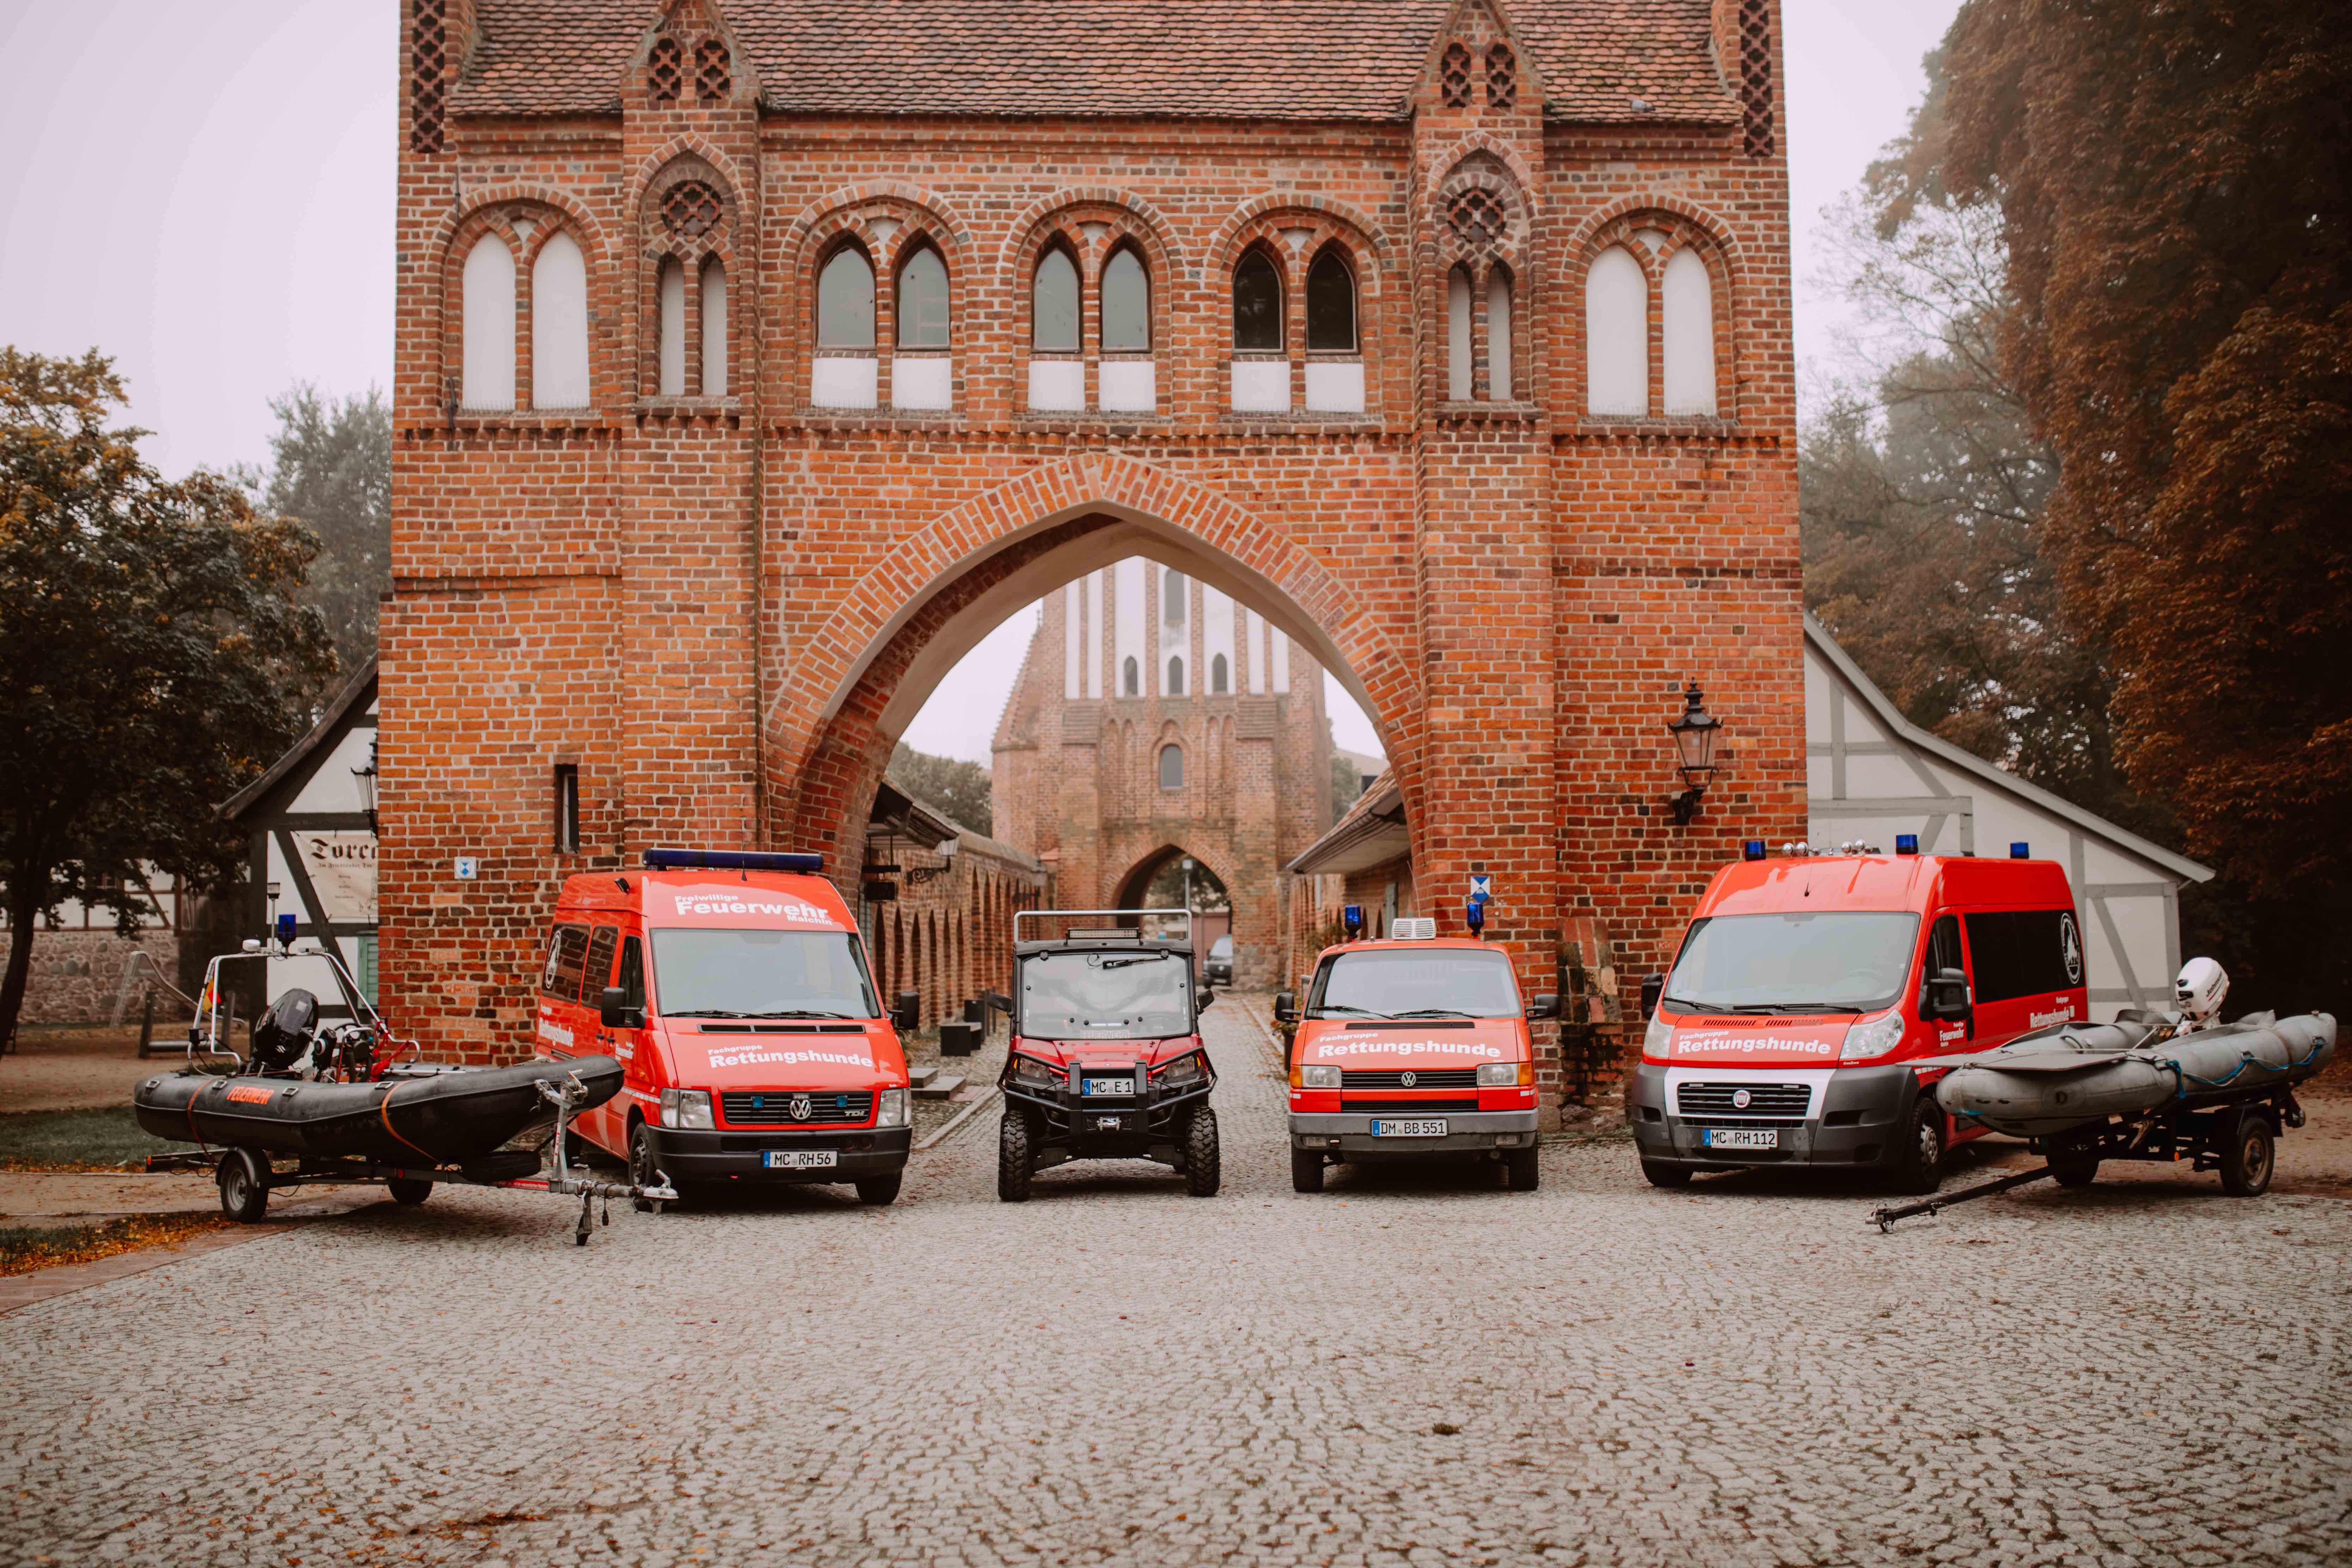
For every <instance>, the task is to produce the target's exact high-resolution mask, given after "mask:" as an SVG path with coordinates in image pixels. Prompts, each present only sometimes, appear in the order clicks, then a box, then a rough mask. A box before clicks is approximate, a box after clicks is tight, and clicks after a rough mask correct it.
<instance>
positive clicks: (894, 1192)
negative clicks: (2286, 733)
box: [857, 1171, 907, 1208]
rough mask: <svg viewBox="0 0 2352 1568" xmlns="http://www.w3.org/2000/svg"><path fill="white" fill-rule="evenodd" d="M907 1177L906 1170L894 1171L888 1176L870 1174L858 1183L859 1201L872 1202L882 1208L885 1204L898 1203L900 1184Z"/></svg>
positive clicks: (863, 1202)
mask: <svg viewBox="0 0 2352 1568" xmlns="http://www.w3.org/2000/svg"><path fill="white" fill-rule="evenodd" d="M906 1179H907V1173H905V1172H904V1171H893V1172H891V1173H889V1174H888V1175H887V1176H868V1177H866V1179H865V1180H864V1181H862V1182H860V1183H858V1184H857V1201H858V1202H859V1203H861V1204H871V1205H874V1206H875V1207H876V1208H880V1207H881V1206H882V1205H885V1204H889V1203H896V1202H897V1201H898V1185H899V1184H900V1183H902V1182H904V1181H905V1180H906Z"/></svg>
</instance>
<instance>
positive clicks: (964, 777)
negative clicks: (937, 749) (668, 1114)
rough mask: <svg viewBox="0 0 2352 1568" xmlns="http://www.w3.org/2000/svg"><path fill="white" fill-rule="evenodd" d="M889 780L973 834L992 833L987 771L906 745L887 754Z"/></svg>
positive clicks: (993, 814)
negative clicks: (967, 828) (945, 814)
mask: <svg viewBox="0 0 2352 1568" xmlns="http://www.w3.org/2000/svg"><path fill="white" fill-rule="evenodd" d="M888 772H889V779H890V782H891V783H892V784H897V785H898V787H899V788H900V789H902V790H904V791H906V792H907V794H908V795H911V796H913V797H914V798H915V799H917V800H919V801H921V802H923V803H924V804H925V805H935V806H938V807H939V808H940V810H941V811H944V812H946V813H947V814H948V815H949V816H951V817H953V818H954V819H955V820H956V821H958V822H960V823H961V824H962V825H963V826H966V827H969V828H971V830H972V831H973V832H974V833H980V834H988V833H993V832H994V831H995V823H996V808H995V795H994V794H993V793H992V789H993V786H992V784H991V783H990V780H989V776H988V770H987V769H986V768H984V767H982V766H981V765H980V764H979V763H967V762H964V761H962V760H961V759H960V758H956V757H935V756H933V755H931V754H930V753H929V752H919V751H917V750H915V748H914V747H912V746H910V745H908V744H907V742H904V741H901V742H898V749H897V750H895V751H893V752H891V753H890V767H889V770H888Z"/></svg>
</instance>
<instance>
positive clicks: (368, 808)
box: [352, 741, 379, 833]
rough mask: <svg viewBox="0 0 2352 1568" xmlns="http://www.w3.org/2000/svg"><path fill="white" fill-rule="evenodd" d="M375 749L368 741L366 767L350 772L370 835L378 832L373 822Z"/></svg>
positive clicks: (371, 742) (374, 745)
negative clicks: (357, 789) (356, 786)
mask: <svg viewBox="0 0 2352 1568" xmlns="http://www.w3.org/2000/svg"><path fill="white" fill-rule="evenodd" d="M375 747H376V743H375V742H373V741H370V742H368V760H367V766H365V767H363V768H353V769H352V782H353V783H354V784H358V785H359V787H360V809H361V810H362V811H363V812H365V813H366V814H367V825H368V831H369V832H370V833H374V832H377V831H379V829H378V827H377V826H376V820H375Z"/></svg>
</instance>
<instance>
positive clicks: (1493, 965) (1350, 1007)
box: [1307, 947, 1519, 1018]
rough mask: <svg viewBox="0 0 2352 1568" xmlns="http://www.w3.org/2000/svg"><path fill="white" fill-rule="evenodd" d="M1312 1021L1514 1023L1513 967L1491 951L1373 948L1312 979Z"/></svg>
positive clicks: (1338, 962)
mask: <svg viewBox="0 0 2352 1568" xmlns="http://www.w3.org/2000/svg"><path fill="white" fill-rule="evenodd" d="M1307 1016H1308V1017H1310V1018H1449V1017H1460V1018H1516V1017H1517V1016H1519V988H1518V987H1517V985H1516V984H1512V981H1511V961H1510V960H1509V959H1508V958H1507V957H1506V956H1504V955H1503V954H1502V953H1501V952H1496V951H1495V950H1492V949H1487V950H1484V951H1481V950H1477V949H1473V948H1463V947H1436V948H1429V949H1426V950H1424V951H1421V952H1408V951H1403V950H1400V949H1397V948H1371V949H1368V950H1366V951H1365V952H1343V953H1341V954H1339V956H1338V957H1337V958H1334V959H1332V960H1331V961H1330V962H1329V963H1326V964H1325V965H1324V966H1323V972H1322V973H1320V974H1318V975H1317V976H1316V977H1315V992H1314V994H1313V995H1311V996H1309V997H1308V998H1307Z"/></svg>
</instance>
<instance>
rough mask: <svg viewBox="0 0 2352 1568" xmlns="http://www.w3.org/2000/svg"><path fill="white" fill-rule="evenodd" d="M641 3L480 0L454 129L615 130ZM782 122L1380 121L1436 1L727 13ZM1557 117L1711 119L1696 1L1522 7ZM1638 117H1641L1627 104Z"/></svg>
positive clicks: (1033, 3)
mask: <svg viewBox="0 0 2352 1568" xmlns="http://www.w3.org/2000/svg"><path fill="white" fill-rule="evenodd" d="M656 9H657V7H656V0H480V4H479V7H478V16H479V18H480V34H479V37H478V42H477V44H476V46H475V47H474V48H473V49H472V51H471V52H470V53H469V54H468V56H467V61H466V68H465V77H464V79H463V81H462V82H461V83H460V84H459V86H458V89H457V92H456V94H455V95H454V98H453V100H452V107H453V108H454V109H455V110H457V112H459V113H462V114H561V113H611V112H614V111H616V110H618V109H619V107H620V92H619V83H620V80H621V76H622V73H623V71H624V70H625V69H626V68H627V66H628V63H629V58H630V56H631V54H632V52H633V51H634V50H635V47H636V45H637V42H638V40H639V39H640V38H641V37H643V35H644V32H645V29H646V27H648V26H651V25H652V23H653V19H654V16H655V15H656ZM722 9H723V11H724V14H725V15H726V16H727V18H728V22H729V25H730V26H731V27H732V28H733V29H734V31H735V34H736V36H737V37H738V38H739V39H740V42H741V44H742V46H743V48H744V50H745V51H746V52H747V53H748V54H749V55H750V56H751V65H752V66H753V68H755V69H756V70H757V71H758V72H759V77H760V83H761V102H762V104H763V105H764V106H765V107H766V108H768V109H769V110H772V111H775V112H779V113H786V114H974V115H1015V116H1041V115H1102V114H1117V115H1143V116H1190V117H1200V116H1209V117H1215V118H1226V119H1246V120H1394V119H1398V118H1401V117H1402V114H1403V112H1404V107H1405V100H1406V99H1407V97H1408V96H1409V95H1410V94H1411V93H1412V89H1413V86H1414V84H1415V82H1416V81H1417V80H1418V78H1419V74H1420V71H1421V69H1422V66H1423V59H1424V58H1425V56H1426V53H1427V51H1428V48H1429V46H1430V42H1431V40H1432V37H1433V35H1434V33H1435V31H1436V28H1437V26H1438V25H1439V23H1440V22H1441V21H1442V20H1443V19H1444V16H1445V15H1446V13H1447V11H1448V9H1449V7H1448V5H1446V4H1445V3H1444V0H1247V3H1246V4H1240V5H1232V4H1223V5H1220V4H1211V3H1209V0H1088V3H1087V4H1083V5H1081V4H1078V3H1077V0H729V3H727V4H725V5H723V6H722ZM1510 14H1511V16H1512V19H1513V25H1514V26H1517V29H1518V32H1519V36H1520V37H1521V39H1522V40H1523V41H1525V42H1526V44H1527V45H1528V47H1529V48H1531V49H1532V50H1533V51H1534V52H1535V56H1536V59H1537V63H1538V65H1539V66H1540V67H1541V68H1542V70H1543V72H1544V76H1545V79H1546V82H1547V84H1548V86H1549V102H1548V104H1547V106H1546V111H1547V113H1548V114H1549V116H1550V117H1551V118H1552V119H1555V120H1571V121H1652V120H1666V121H1684V122H1688V121H1702V122H1727V121H1735V120H1737V119H1738V104H1737V102H1736V101H1735V100H1733V98H1732V97H1731V95H1730V93H1729V92H1728V90H1727V89H1726V87H1725V86H1724V83H1723V81H1722V79H1721V78H1720V76H1719V75H1718V73H1717V70H1716V68H1715V63H1714V59H1713V57H1712V55H1711V54H1710V52H1709V49H1708V36H1709V35H1708V24H1707V16H1708V4H1707V0H1525V3H1523V4H1521V5H1517V6H1514V7H1512V9H1511V13H1510ZM1635 100H1641V102H1642V104H1643V107H1639V108H1637V107H1636V106H1635Z"/></svg>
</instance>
